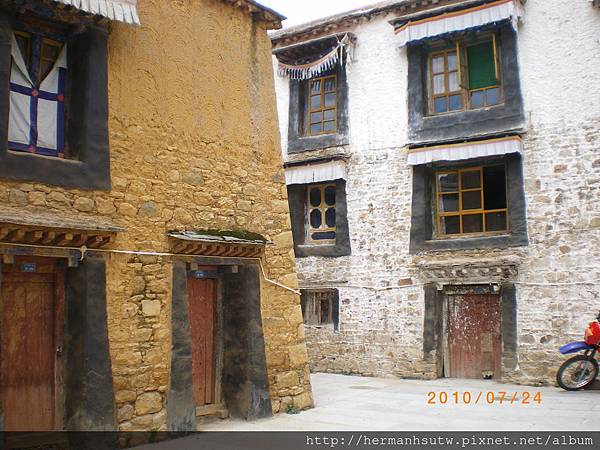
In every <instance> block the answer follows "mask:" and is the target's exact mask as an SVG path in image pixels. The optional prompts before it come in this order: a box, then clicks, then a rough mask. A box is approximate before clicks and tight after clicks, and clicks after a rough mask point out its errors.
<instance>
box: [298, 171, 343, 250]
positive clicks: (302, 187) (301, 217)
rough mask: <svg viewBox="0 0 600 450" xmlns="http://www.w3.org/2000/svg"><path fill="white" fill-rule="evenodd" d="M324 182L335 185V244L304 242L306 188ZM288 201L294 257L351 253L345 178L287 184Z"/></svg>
mask: <svg viewBox="0 0 600 450" xmlns="http://www.w3.org/2000/svg"><path fill="white" fill-rule="evenodd" d="M324 183H327V184H335V185H336V193H335V195H336V210H335V217H336V240H335V244H311V243H307V242H306V199H307V189H308V187H309V186H311V185H320V184H324ZM288 202H289V207H290V217H291V222H292V234H293V238H294V253H295V255H296V258H305V257H309V256H325V257H340V256H348V255H350V254H351V246H350V233H349V230H348V217H347V203H346V181H345V180H343V179H339V180H331V181H320V182H318V183H310V184H292V185H289V186H288Z"/></svg>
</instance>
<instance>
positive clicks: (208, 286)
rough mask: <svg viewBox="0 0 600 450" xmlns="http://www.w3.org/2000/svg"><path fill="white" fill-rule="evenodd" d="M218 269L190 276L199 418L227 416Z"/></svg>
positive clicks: (190, 317) (193, 366) (209, 269)
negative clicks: (223, 395) (223, 380)
mask: <svg viewBox="0 0 600 450" xmlns="http://www.w3.org/2000/svg"><path fill="white" fill-rule="evenodd" d="M218 274H219V272H218V268H217V267H212V266H204V267H199V268H198V270H194V271H191V272H189V274H188V283H187V286H188V310H189V321H190V338H191V350H192V380H193V385H194V399H195V405H196V415H197V416H200V417H204V416H218V417H221V418H225V417H227V415H228V414H227V412H226V408H225V406H224V404H223V401H222V394H221V372H222V326H221V322H222V319H221V317H222V313H221V301H220V295H219V289H220V286H219V277H218Z"/></svg>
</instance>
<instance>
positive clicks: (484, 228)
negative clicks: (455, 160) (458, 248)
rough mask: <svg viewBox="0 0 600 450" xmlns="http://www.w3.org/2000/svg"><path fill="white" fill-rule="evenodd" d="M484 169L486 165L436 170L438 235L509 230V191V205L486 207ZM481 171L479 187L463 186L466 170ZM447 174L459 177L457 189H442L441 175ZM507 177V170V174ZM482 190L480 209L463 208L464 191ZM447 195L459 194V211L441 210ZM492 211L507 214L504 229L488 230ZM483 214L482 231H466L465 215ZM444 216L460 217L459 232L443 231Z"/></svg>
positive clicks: (448, 235)
mask: <svg viewBox="0 0 600 450" xmlns="http://www.w3.org/2000/svg"><path fill="white" fill-rule="evenodd" d="M483 169H484V166H479V167H468V168H464V169H459V170H441V171H437V172H435V190H436V199H435V200H436V202H435V212H436V225H437V227H436V233H435V234H436V236H437V237H444V238H448V237H454V236H465V235H494V234H502V233H506V232H507V231H508V230H509V212H508V192H507V195H506V202H507V205H506V207H505V208H499V209H485V186H484V183H483ZM475 171H478V172H479V187H477V188H463V187H462V174H463V173H465V172H475ZM447 174H456V176H457V178H458V186H457V190H456V191H442V189H441V182H440V175H447ZM504 176H505V177H506V171H505V175H504ZM505 186H506V189H508V183H506V182H505ZM477 191H480V194H481V197H480V198H481V200H480V202H481V208H479V209H463V200H462V198H463V193H464V192H477ZM445 195H457V196H458V209H457V211H441V209H442V208H441V202H442V198H443V196H445ZM492 213H504V214H505V215H506V227H505V228H504V229H503V230H494V231H487V225H486V215H487V214H492ZM476 215H479V216H481V220H482V231H479V232H466V233H465V232H464V226H463V217H464V216H476ZM444 217H458V218H459V230H460V232H459V233H450V234H448V233H441V230H442V219H443V218H444Z"/></svg>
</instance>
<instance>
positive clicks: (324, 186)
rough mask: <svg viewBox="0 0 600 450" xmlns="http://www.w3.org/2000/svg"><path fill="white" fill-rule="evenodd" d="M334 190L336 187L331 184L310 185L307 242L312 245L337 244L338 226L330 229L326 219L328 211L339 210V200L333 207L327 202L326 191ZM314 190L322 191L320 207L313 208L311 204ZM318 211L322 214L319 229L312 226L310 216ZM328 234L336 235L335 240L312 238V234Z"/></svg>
mask: <svg viewBox="0 0 600 450" xmlns="http://www.w3.org/2000/svg"><path fill="white" fill-rule="evenodd" d="M330 187H331V188H333V189H336V185H335V184H332V183H329V184H317V185H310V186H309V187H308V189H307V190H306V205H307V208H306V223H307V225H306V230H307V233H306V241H307V242H309V243H311V244H332V243H335V242H336V239H337V224H336V225H335V226H333V227H330V226H328V225H327V219H326V213H327V210H328V209H331V208H333V209H334V210H336V208H337V198H336V199H335V202H334V203H333V205H328V204H327V202H326V201H325V190H326V189H327V188H330ZM314 189H318V190H319V191H320V196H321V202H320V203H319V205H318V206H313V205H312V204H311V202H310V194H311V191H312V190H314ZM316 209H318V210H319V211H320V213H321V226H320V227H319V228H314V227H313V226H312V224H311V223H310V215H311V213H312V211H314V210H316ZM326 232H333V233H335V234H336V237H335V238H333V239H313V238H312V234H313V233H326Z"/></svg>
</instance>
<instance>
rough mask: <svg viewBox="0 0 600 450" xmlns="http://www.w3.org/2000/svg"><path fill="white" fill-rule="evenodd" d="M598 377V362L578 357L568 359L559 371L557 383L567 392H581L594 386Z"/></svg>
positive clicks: (589, 358)
mask: <svg viewBox="0 0 600 450" xmlns="http://www.w3.org/2000/svg"><path fill="white" fill-rule="evenodd" d="M597 376H598V361H596V360H595V359H594V358H592V357H591V356H585V355H577V356H573V357H572V358H570V359H567V360H566V361H565V362H564V363H563V364H562V365H561V366H560V369H558V373H557V374H556V382H557V383H558V385H559V386H560V387H561V388H563V389H564V390H565V391H579V390H581V389H586V388H588V387H590V386H591V385H592V383H593V382H594V380H595V379H596V377H597Z"/></svg>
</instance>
